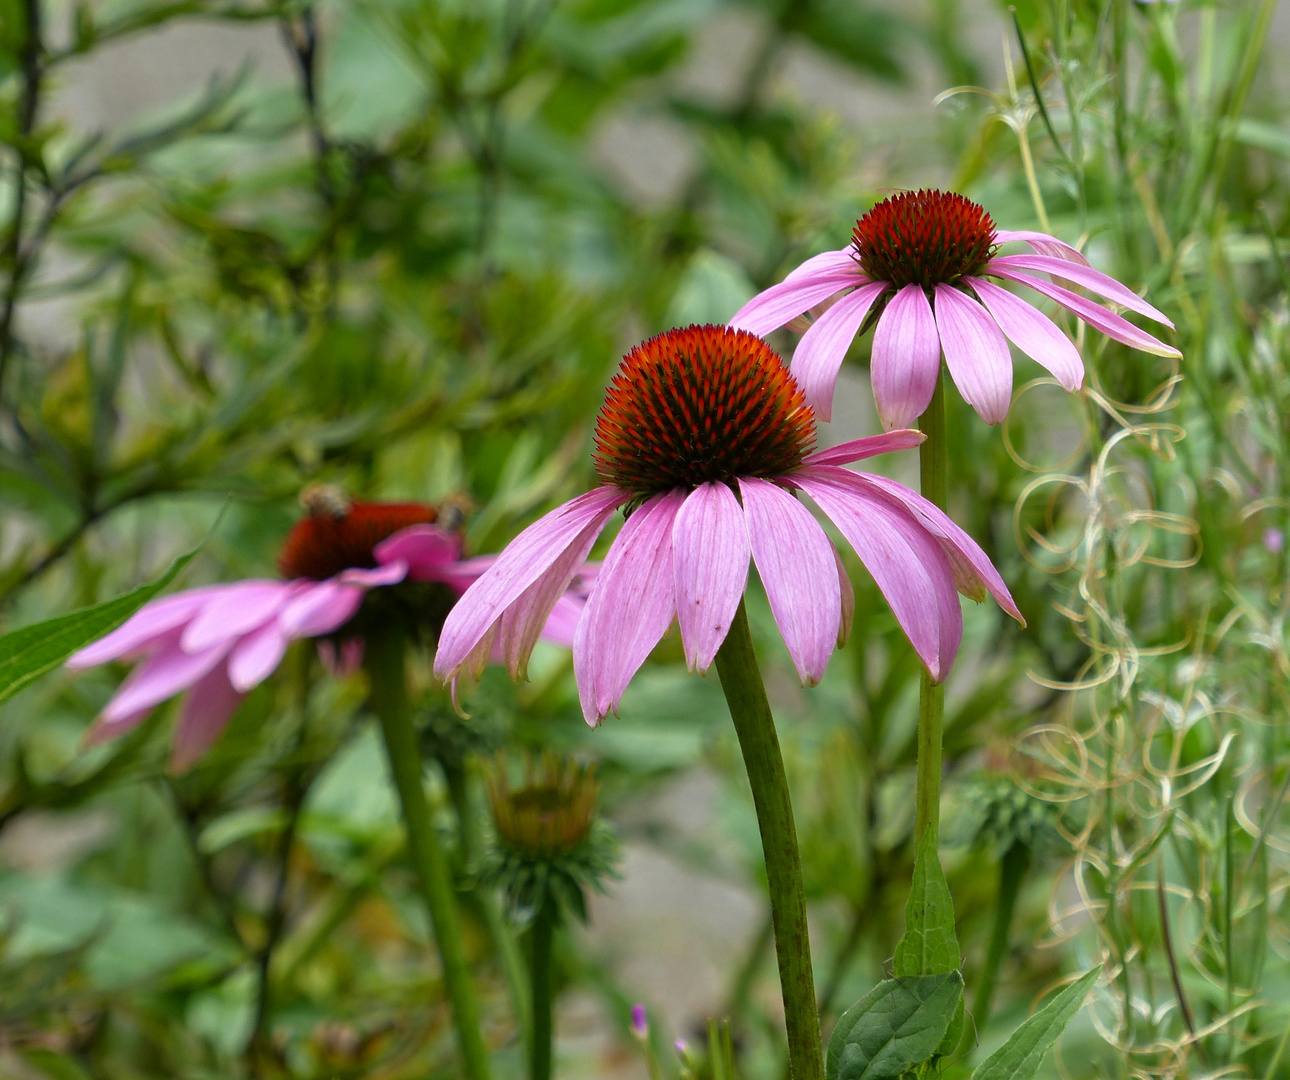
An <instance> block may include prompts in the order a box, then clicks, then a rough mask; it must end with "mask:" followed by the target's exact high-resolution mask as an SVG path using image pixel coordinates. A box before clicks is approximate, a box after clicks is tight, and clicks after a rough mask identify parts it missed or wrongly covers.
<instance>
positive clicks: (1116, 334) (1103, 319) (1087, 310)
mask: <svg viewBox="0 0 1290 1080" xmlns="http://www.w3.org/2000/svg"><path fill="white" fill-rule="evenodd" d="M990 273H992V274H994V275H995V277H1001V278H1007V279H1008V280H1009V281H1016V282H1018V283H1019V284H1021V285H1026V286H1029V287H1030V288H1032V289H1034V290H1035V292H1038V293H1043V294H1044V295H1045V296H1047V297H1048V298H1049V299H1050V300H1056V301H1057V303H1059V304H1061V306H1062V307H1064V308H1066V309H1067V310H1069V311H1073V312H1074V313H1075V314H1076V315H1078V316H1079V317H1080V318H1081V319H1083V320H1084V321H1085V322H1086V323H1088V324H1089V326H1091V327H1093V328H1094V329H1095V330H1100V331H1102V333H1104V334H1105V335H1106V336H1107V337H1109V338H1112V339H1113V340H1115V341H1120V342H1123V343H1124V344H1125V345H1128V346H1130V347H1131V348H1134V349H1141V350H1142V351H1143V352H1147V353H1154V354H1155V355H1156V356H1171V357H1181V356H1182V353H1180V352H1179V351H1178V350H1177V349H1175V348H1174V347H1173V346H1172V345H1166V344H1165V343H1164V342H1163V341H1158V340H1156V339H1155V338H1153V337H1152V336H1151V335H1150V334H1148V333H1147V332H1146V331H1145V330H1139V329H1138V328H1137V327H1136V326H1134V325H1133V323H1131V322H1129V320H1128V319H1125V318H1122V317H1121V316H1119V315H1117V314H1115V312H1113V311H1108V310H1107V309H1106V308H1104V307H1103V306H1102V305H1101V304H1098V303H1095V302H1094V301H1092V300H1089V299H1087V298H1086V297H1083V296H1080V295H1079V293H1074V292H1071V291H1070V289H1063V288H1062V287H1061V286H1060V285H1054V284H1053V283H1052V282H1051V281H1045V280H1044V279H1043V278H1037V277H1032V276H1031V275H1030V274H1014V273H1012V272H1011V271H1010V270H996V269H994V264H993V263H991V265H990Z"/></svg>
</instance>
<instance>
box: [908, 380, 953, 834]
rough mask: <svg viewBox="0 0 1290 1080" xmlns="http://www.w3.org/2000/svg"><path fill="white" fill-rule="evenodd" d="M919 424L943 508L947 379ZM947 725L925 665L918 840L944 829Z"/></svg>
mask: <svg viewBox="0 0 1290 1080" xmlns="http://www.w3.org/2000/svg"><path fill="white" fill-rule="evenodd" d="M919 427H920V428H921V429H922V432H923V434H924V435H926V436H927V438H926V439H925V440H924V441H923V444H922V445H921V446H920V447H919V448H918V475H919V487H920V488H921V489H922V493H923V497H924V498H925V499H927V500H928V501H929V502H933V503H935V504H936V505H937V506H939V507H940V508H941V509H942V510H944V509H945V504H946V502H947V501H948V500H947V495H948V489H949V479H948V474H949V453H948V447H947V445H946V438H945V379H944V378H943V377H941V376H938V377H937V379H936V389H935V391H933V393H932V401H931V404H930V405H928V406H927V411H926V412H925V413H923V415H922V418H921V419H920V421H919ZM944 726H945V686H944V684H942V683H938V682H935V681H933V679H932V677H931V676H930V675H929V674H928V673H927V670H926V669H924V670H923V672H922V681H921V683H920V685H919V690H918V769H917V780H916V786H915V790H914V844H915V846H917V845H918V844H919V843H921V842H922V839H923V834H924V833H925V832H927V831H928V830H929V829H930V830H931V832H932V835H933V836H938V835H939V833H940V820H941V738H942V730H943V728H944Z"/></svg>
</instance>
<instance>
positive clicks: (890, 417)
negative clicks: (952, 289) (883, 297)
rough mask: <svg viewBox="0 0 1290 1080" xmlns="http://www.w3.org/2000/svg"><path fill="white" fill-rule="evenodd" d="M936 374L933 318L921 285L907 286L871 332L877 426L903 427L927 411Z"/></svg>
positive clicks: (937, 346)
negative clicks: (880, 421) (879, 418)
mask: <svg viewBox="0 0 1290 1080" xmlns="http://www.w3.org/2000/svg"><path fill="white" fill-rule="evenodd" d="M940 373H941V338H940V335H939V334H938V333H937V331H936V316H935V315H933V314H932V305H931V304H929V303H928V302H927V294H926V293H925V292H924V291H923V287H922V286H921V285H906V286H905V287H904V288H903V289H901V290H900V292H898V293H896V295H895V296H893V297H892V298H891V301H890V303H888V304H887V309H886V310H885V311H884V312H883V313H882V317H881V318H880V319H879V320H878V325H877V326H876V327H875V328H874V332H873V352H872V355H871V358H870V361H869V375H870V378H871V379H872V381H873V399H874V401H875V403H876V404H877V406H878V415H879V417H881V419H882V426H883V427H885V428H886V429H887V430H888V431H890V430H891V429H892V428H907V427H909V425H910V424H912V423H913V422H914V421H915V420H917V419H918V418H919V417H920V416H922V415H923V413H924V412H926V411H927V406H928V405H929V404H930V403H931V400H932V393H933V391H935V389H936V380H937V378H938V377H939V376H940Z"/></svg>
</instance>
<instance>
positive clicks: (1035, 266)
mask: <svg viewBox="0 0 1290 1080" xmlns="http://www.w3.org/2000/svg"><path fill="white" fill-rule="evenodd" d="M996 268H998V269H1000V270H1009V271H1013V272H1015V271H1017V270H1037V271H1040V272H1041V273H1045V274H1054V275H1056V276H1057V277H1060V278H1065V279H1066V280H1068V281H1073V282H1075V284H1077V285H1083V286H1084V288H1086V289H1091V290H1092V291H1093V292H1095V293H1100V294H1101V295H1103V296H1105V297H1106V298H1107V299H1108V300H1114V301H1115V302H1116V303H1117V304H1122V305H1123V306H1124V307H1127V308H1128V309H1129V310H1130V311H1136V312H1137V313H1138V314H1139V315H1145V316H1146V317H1147V318H1148V319H1155V321H1156V322H1158V323H1164V324H1165V325H1166V326H1167V327H1169V329H1170V330H1172V329H1173V328H1174V324H1173V323H1172V322H1170V321H1169V318H1168V316H1166V315H1165V314H1164V313H1163V312H1161V311H1158V310H1157V309H1156V308H1153V307H1152V306H1151V305H1150V304H1148V303H1147V302H1146V301H1145V300H1143V299H1142V297H1140V296H1139V295H1138V294H1137V293H1135V292H1133V291H1132V290H1130V289H1127V288H1125V287H1124V286H1123V285H1121V284H1120V283H1119V282H1118V281H1116V280H1115V278H1113V277H1111V276H1110V275H1109V274H1104V273H1102V271H1101V270H1094V269H1093V268H1092V267H1091V266H1080V265H1079V264H1078V263H1071V262H1068V261H1067V260H1065V259H1054V258H1053V257H1052V256H1051V255H1000V256H998V257H996V258H993V259H991V260H990V262H989V264H988V265H987V266H986V268H985V273H987V274H993V273H994V272H995V269H996Z"/></svg>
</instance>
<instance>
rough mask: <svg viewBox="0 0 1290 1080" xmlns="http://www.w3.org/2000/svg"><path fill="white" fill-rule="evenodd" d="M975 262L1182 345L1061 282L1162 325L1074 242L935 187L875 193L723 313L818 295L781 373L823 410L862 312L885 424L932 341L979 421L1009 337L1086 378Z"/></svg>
mask: <svg viewBox="0 0 1290 1080" xmlns="http://www.w3.org/2000/svg"><path fill="white" fill-rule="evenodd" d="M1014 241H1015V242H1020V243H1024V244H1026V245H1028V246H1029V247H1030V248H1031V249H1032V251H1033V252H1034V253H1033V254H1019V255H999V254H998V253H997V252H998V245H999V244H1007V243H1012V242H1014ZM984 275H989V276H991V277H996V278H1002V279H1004V280H1005V281H1013V282H1016V283H1018V284H1021V285H1025V286H1027V287H1029V288H1031V289H1034V290H1035V291H1036V292H1038V293H1040V294H1042V295H1043V296H1046V297H1048V298H1049V299H1050V300H1054V301H1056V302H1057V303H1058V304H1060V305H1061V306H1062V307H1064V308H1066V309H1067V310H1068V311H1071V312H1074V314H1075V315H1076V316H1078V317H1079V318H1080V319H1083V320H1084V322H1086V323H1088V324H1089V325H1090V326H1092V327H1093V328H1095V329H1097V330H1100V331H1101V332H1102V333H1104V334H1106V335H1107V336H1108V337H1110V338H1114V339H1115V340H1116V341H1120V342H1123V343H1124V344H1126V345H1130V346H1132V347H1133V348H1135V349H1141V350H1143V351H1144V352H1149V353H1155V354H1157V355H1159V356H1180V355H1181V354H1180V353H1179V352H1178V350H1177V349H1175V348H1173V347H1172V346H1170V345H1166V344H1164V343H1163V342H1161V341H1157V340H1156V339H1155V338H1154V337H1152V336H1151V335H1150V334H1148V333H1146V332H1145V331H1143V330H1139V329H1138V328H1137V327H1136V326H1134V325H1133V324H1132V323H1130V322H1129V321H1128V320H1127V319H1124V318H1122V317H1121V316H1119V315H1117V314H1115V312H1113V311H1111V310H1110V309H1108V308H1106V307H1103V306H1102V305H1101V304H1097V303H1094V302H1093V301H1091V300H1088V299H1086V298H1085V297H1083V296H1081V295H1080V294H1079V293H1077V292H1075V291H1073V288H1070V287H1068V286H1069V285H1071V284H1072V283H1073V284H1074V285H1079V286H1082V287H1084V288H1086V289H1089V290H1091V291H1092V292H1095V293H1098V294H1100V295H1102V296H1104V297H1106V298H1107V299H1108V300H1111V301H1113V302H1114V303H1116V304H1119V305H1121V306H1122V307H1125V308H1128V309H1129V310H1130V311H1135V312H1137V313H1138V314H1140V315H1145V316H1146V317H1147V318H1149V319H1154V320H1155V321H1156V322H1159V323H1163V324H1164V325H1166V326H1168V327H1170V328H1171V329H1172V327H1173V323H1171V322H1170V321H1169V319H1168V318H1166V317H1165V316H1164V315H1163V314H1162V313H1161V312H1159V311H1157V310H1156V309H1155V308H1154V307H1152V306H1151V305H1150V304H1148V303H1147V302H1146V301H1145V300H1143V299H1141V298H1140V297H1139V296H1137V295H1136V294H1135V293H1133V292H1130V291H1129V290H1128V289H1126V288H1125V287H1124V286H1123V285H1121V284H1120V283H1119V282H1118V281H1116V280H1115V279H1114V278H1112V277H1109V276H1107V275H1106V274H1103V273H1101V272H1100V271H1098V270H1094V269H1093V268H1092V267H1090V266H1089V264H1088V260H1087V259H1085V258H1084V256H1083V255H1081V254H1080V253H1079V252H1078V251H1077V250H1076V249H1075V248H1073V247H1071V246H1070V245H1069V244H1066V243H1063V242H1062V241H1061V240H1058V239H1057V238H1056V237H1053V236H1049V235H1048V234H1047V233H1040V232H1030V231H1025V230H1023V231H1011V230H1005V229H996V228H995V227H994V222H993V221H992V220H991V218H990V215H989V214H987V213H986V212H985V210H983V209H982V208H981V207H980V206H978V205H977V204H976V203H973V202H970V201H968V200H967V199H965V198H963V196H962V195H956V194H953V193H948V192H943V191H917V192H907V193H905V194H902V195H896V196H893V197H892V198H890V199H885V200H883V201H882V202H880V203H879V204H878V205H877V206H875V207H874V208H873V209H872V210H870V211H869V212H868V213H867V214H865V215H864V217H862V218H861V219H860V220H859V221H858V222H856V226H855V232H854V238H853V239H852V242H851V244H850V245H849V246H848V247H845V248H843V249H842V250H841V251H826V252H824V253H823V254H820V255H816V256H814V257H813V258H810V259H807V260H806V262H804V263H802V265H801V266H799V267H798V268H797V269H796V270H794V271H793V272H792V273H791V274H789V275H788V277H787V278H785V279H784V280H783V281H782V282H780V284H778V285H773V286H771V288H769V289H767V290H766V291H765V292H763V293H760V294H759V295H757V296H755V297H753V299H752V300H750V301H748V303H747V304H745V305H744V306H743V307H742V308H740V310H739V311H738V312H737V313H736V314H735V317H734V318H733V319H731V320H730V325H731V326H735V327H739V328H740V329H743V330H748V331H750V332H751V333H754V334H768V333H770V331H772V330H774V329H776V328H777V327H780V326H783V325H784V324H785V323H788V322H790V321H791V320H793V319H795V318H796V317H798V316H800V315H801V314H802V313H803V312H806V311H809V310H811V309H813V308H817V307H818V306H820V305H825V304H828V305H829V306H828V307H827V309H826V310H824V311H823V312H822V313H820V314H819V317H818V318H816V320H815V321H814V323H812V324H811V325H810V327H809V328H808V329H807V330H806V332H805V333H804V334H803V335H802V339H801V341H799V342H798V345H797V350H796V352H794V354H793V376H794V378H796V379H797V381H798V382H799V383H801V385H802V388H803V390H804V391H805V392H806V400H807V402H808V403H809V404H810V405H811V406H812V407H813V408H814V409H815V411H816V412H817V413H818V414H819V416H820V417H821V419H824V420H828V419H830V418H831V417H832V411H833V387H834V384H835V383H836V382H837V378H838V371H839V369H840V368H841V367H842V360H843V358H844V357H845V356H846V354H847V349H848V348H849V347H850V345H851V342H852V340H853V339H854V338H855V337H856V335H857V334H858V333H860V331H861V330H862V329H863V328H864V327H865V326H866V325H868V324H869V323H874V324H875V325H874V334H873V351H872V356H871V360H870V374H871V379H872V382H873V396H874V400H875V402H876V403H877V406H878V415H879V416H880V417H881V419H882V423H883V426H884V427H885V428H888V429H891V428H899V427H908V426H909V425H910V424H912V423H913V422H914V421H915V420H916V419H917V418H918V417H919V416H921V415H922V414H923V412H924V411H925V410H926V409H927V406H928V404H929V402H930V401H931V399H932V391H933V390H934V389H935V387H936V379H937V376H938V375H939V374H940V370H941V353H942V352H944V354H945V363H946V366H947V367H948V368H949V372H950V375H951V377H952V378H953V379H954V383H955V385H956V386H957V387H958V388H959V392H960V393H961V394H962V395H963V399H964V400H965V401H966V402H967V403H968V404H969V405H971V406H972V408H974V409H975V410H976V411H977V413H978V414H979V415H980V417H981V419H982V420H984V421H986V423H989V424H997V423H999V422H1000V421H1002V420H1003V418H1004V417H1005V416H1006V415H1007V413H1008V406H1009V405H1010V404H1011V402H1012V357H1011V355H1010V354H1009V352H1008V341H1011V342H1012V343H1013V344H1014V345H1016V346H1017V348H1018V349H1020V350H1021V351H1022V352H1024V353H1025V354H1026V355H1027V356H1030V357H1031V358H1032V359H1034V360H1036V361H1038V362H1039V363H1040V364H1041V365H1043V366H1044V367H1045V368H1047V369H1048V371H1050V372H1051V373H1052V374H1053V376H1054V377H1055V378H1056V379H1057V381H1058V382H1060V383H1061V384H1062V386H1064V387H1066V389H1067V390H1069V391H1072V392H1073V391H1076V390H1078V389H1079V388H1080V386H1081V384H1082V383H1083V381H1084V362H1083V360H1081V359H1080V355H1079V353H1078V352H1077V351H1076V349H1075V346H1074V344H1072V342H1071V341H1070V339H1069V338H1068V337H1067V336H1066V335H1065V334H1064V333H1062V331H1061V330H1060V329H1058V327H1057V325H1056V324H1055V323H1054V322H1053V321H1052V320H1051V319H1049V318H1048V317H1047V316H1045V315H1043V314H1041V313H1040V312H1038V311H1036V310H1035V309H1034V308H1033V307H1031V306H1030V305H1029V304H1028V303H1026V302H1025V301H1024V300H1021V299H1020V298H1019V297H1017V296H1015V295H1014V294H1013V293H1010V292H1008V291H1007V290H1006V289H1004V288H1001V287H1000V286H998V285H995V284H993V283H992V282H989V281H987V280H986V279H985V276H984ZM1042 275H1047V276H1042ZM1049 278H1052V279H1054V280H1049ZM840 294H845V295H840ZM830 301H832V303H829V302H830Z"/></svg>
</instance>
